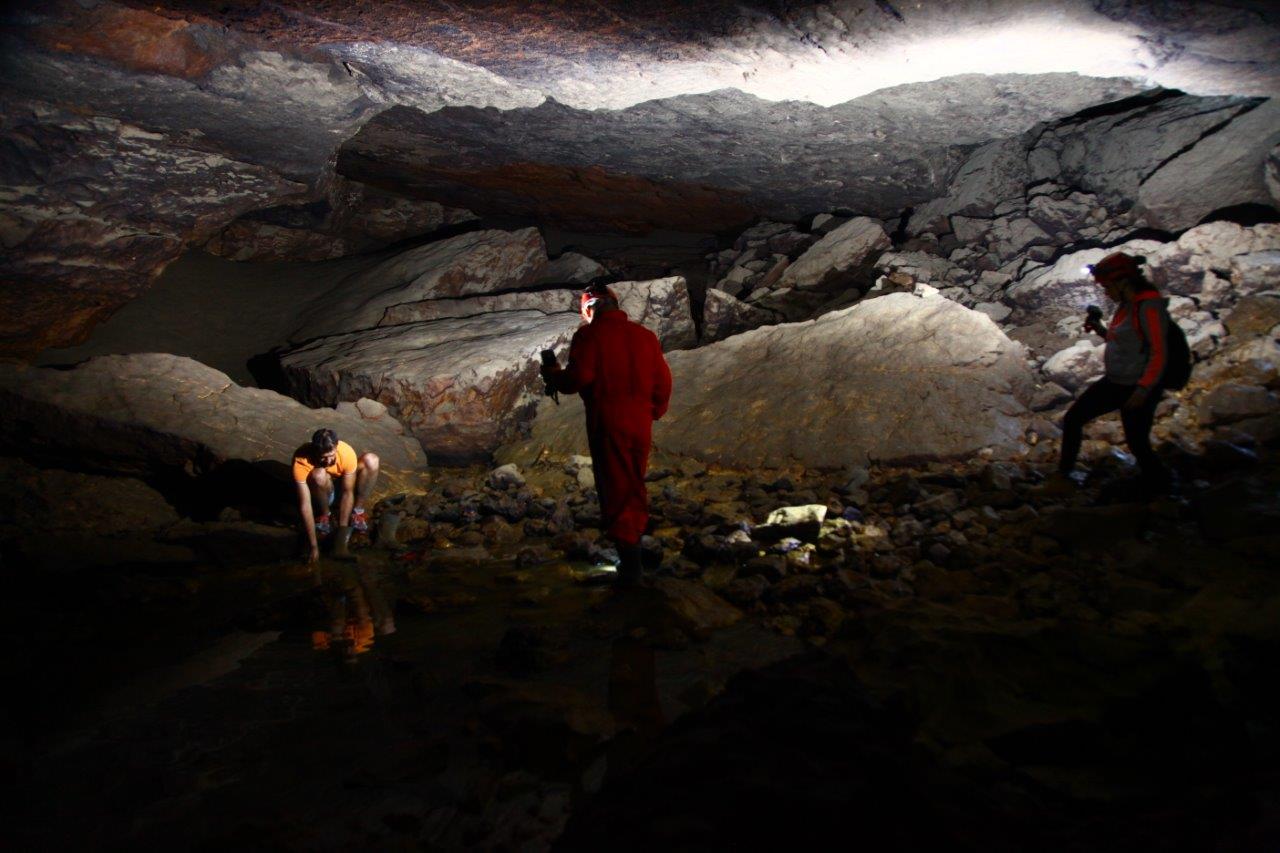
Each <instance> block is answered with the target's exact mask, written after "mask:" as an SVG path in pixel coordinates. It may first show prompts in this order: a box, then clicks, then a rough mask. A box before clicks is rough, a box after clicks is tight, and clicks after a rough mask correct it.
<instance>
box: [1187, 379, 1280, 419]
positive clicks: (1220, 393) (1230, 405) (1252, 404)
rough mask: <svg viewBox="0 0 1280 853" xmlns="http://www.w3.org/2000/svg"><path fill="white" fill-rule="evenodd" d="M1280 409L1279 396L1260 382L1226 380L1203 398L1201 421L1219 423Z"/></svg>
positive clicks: (1279, 410)
mask: <svg viewBox="0 0 1280 853" xmlns="http://www.w3.org/2000/svg"><path fill="white" fill-rule="evenodd" d="M1277 412H1280V396H1277V394H1276V393H1275V392H1274V391H1268V390H1267V389H1266V388H1262V387H1259V386H1257V385H1240V384H1237V383H1234V382H1226V383H1223V384H1222V385H1219V386H1217V387H1216V388H1214V389H1213V390H1212V391H1210V392H1209V393H1208V394H1206V395H1205V396H1204V398H1203V399H1201V401H1200V407H1199V416H1200V423H1201V424H1204V425H1205V426H1219V425H1222V424H1230V423H1235V422H1237V421H1242V420H1246V419H1248V418H1256V417H1263V416H1266V415H1274V414H1276V413H1277Z"/></svg>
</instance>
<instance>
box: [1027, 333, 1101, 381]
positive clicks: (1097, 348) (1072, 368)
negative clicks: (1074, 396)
mask: <svg viewBox="0 0 1280 853" xmlns="http://www.w3.org/2000/svg"><path fill="white" fill-rule="evenodd" d="M1103 350H1104V346H1103V345H1102V344H1101V343H1094V342H1092V341H1076V342H1075V343H1074V344H1072V345H1071V346H1069V347H1067V348H1066V349H1064V350H1061V351H1059V352H1056V353H1054V354H1053V355H1052V356H1050V357H1049V359H1048V360H1047V361H1045V363H1044V367H1043V368H1042V369H1043V370H1044V375H1045V376H1047V377H1049V379H1050V380H1051V381H1053V382H1055V383H1057V384H1058V385H1061V386H1062V387H1063V388H1066V389H1068V390H1070V391H1078V390H1080V389H1081V388H1083V387H1084V386H1085V385H1087V384H1088V383H1089V382H1092V381H1093V380H1094V379H1097V378H1098V377H1099V376H1101V375H1102V371H1103V365H1102V353H1103Z"/></svg>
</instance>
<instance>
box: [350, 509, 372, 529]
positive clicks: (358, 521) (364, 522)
mask: <svg viewBox="0 0 1280 853" xmlns="http://www.w3.org/2000/svg"><path fill="white" fill-rule="evenodd" d="M351 529H352V530H354V531H355V532H356V533H368V532H369V519H368V517H367V516H365V514H364V507H359V506H358V507H356V508H355V509H353V510H351Z"/></svg>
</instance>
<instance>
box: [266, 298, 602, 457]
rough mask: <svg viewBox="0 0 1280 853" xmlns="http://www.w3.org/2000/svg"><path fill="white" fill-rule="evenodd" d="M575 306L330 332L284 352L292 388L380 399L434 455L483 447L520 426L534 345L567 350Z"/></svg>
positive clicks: (323, 401)
mask: <svg viewBox="0 0 1280 853" xmlns="http://www.w3.org/2000/svg"><path fill="white" fill-rule="evenodd" d="M580 322H581V321H580V319H579V318H578V316H577V315H576V314H570V313H565V314H543V313H542V312H540V311H504V312H500V313H496V314H481V315H477V316H472V317H458V318H449V319H440V320H432V321H428V322H419V323H406V324H403V325H398V326H387V327H382V328H377V329H370V330H365V331H360V332H352V333H347V334H342V335H334V336H329V337H324V338H319V339H317V340H314V341H311V342H308V343H307V344H305V345H303V346H300V347H298V348H296V349H293V350H291V351H289V352H287V353H285V354H284V355H283V356H282V357H281V365H282V367H283V369H284V371H285V375H286V376H287V377H288V378H289V381H290V384H291V389H292V393H293V395H294V396H296V397H298V398H299V399H301V400H305V401H307V402H309V403H312V404H315V405H333V404H335V403H337V402H339V401H340V400H352V399H357V398H360V397H368V398H371V399H374V400H377V401H379V402H381V403H384V404H385V405H386V406H387V407H388V409H390V411H391V412H392V413H393V414H395V415H396V417H398V418H399V420H400V422H401V423H402V424H403V425H404V426H405V428H407V429H408V430H409V431H410V433H412V434H413V435H414V436H415V437H417V438H418V439H419V440H421V441H422V443H423V446H424V447H426V448H427V451H428V453H430V454H431V456H432V457H433V458H439V459H443V460H474V459H483V458H485V457H487V455H488V454H489V452H490V451H492V450H493V448H494V447H496V446H497V445H498V444H500V443H502V442H504V441H510V440H512V439H513V438H515V437H516V436H518V435H519V434H520V433H521V431H522V430H524V429H526V428H527V425H528V421H529V420H530V419H531V418H532V417H533V414H534V406H535V404H536V402H537V400H538V398H539V397H540V396H541V394H542V381H541V379H540V377H539V373H538V367H539V353H540V352H541V350H543V349H555V350H559V351H560V353H561V361H562V363H563V360H564V350H565V349H566V348H567V346H568V343H569V339H570V338H571V337H572V335H573V332H574V331H575V330H576V329H577V328H578V325H579V323H580Z"/></svg>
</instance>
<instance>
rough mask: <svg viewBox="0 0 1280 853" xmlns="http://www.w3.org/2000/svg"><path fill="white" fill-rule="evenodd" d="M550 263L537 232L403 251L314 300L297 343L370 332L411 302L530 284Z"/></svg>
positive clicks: (487, 234)
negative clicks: (358, 332)
mask: <svg viewBox="0 0 1280 853" xmlns="http://www.w3.org/2000/svg"><path fill="white" fill-rule="evenodd" d="M546 262H547V249H546V245H545V244H544V243H543V242H542V235H541V234H540V233H539V232H538V229H537V228H523V229H521V230H519V231H472V232H469V233H466V234H459V235H458V236H456V237H450V238H449V239H447V240H440V241H438V242H435V243H428V244H426V245H424V246H418V247H417V248H414V249H409V250H408V251H405V252H401V253H399V254H397V255H395V256H393V257H391V258H389V259H388V260H386V261H383V262H382V263H380V264H378V265H376V266H374V267H371V268H369V269H367V270H364V271H362V272H359V273H357V274H355V275H353V276H351V277H350V278H347V279H345V280H343V281H342V282H340V283H339V284H338V285H337V286H335V287H334V288H333V289H332V290H330V291H329V292H328V293H327V294H325V295H324V296H322V297H321V298H319V299H318V300H316V303H315V305H314V306H313V307H312V308H311V309H310V310H309V311H308V312H307V313H306V314H305V315H304V319H303V322H302V324H301V325H300V326H299V327H298V329H297V330H296V331H295V332H294V334H293V339H294V340H310V339H311V338H315V337H322V336H326V335H334V334H339V333H342V332H353V331H357V330H360V329H372V328H373V327H375V326H377V325H378V324H379V323H380V322H381V321H382V319H383V317H384V316H385V314H386V312H387V310H388V309H390V308H393V307H395V306H397V305H403V304H405V303H409V302H421V301H423V300H426V299H440V298H444V297H457V296H475V295H479V294H486V293H494V292H496V291H499V290H510V289H515V288H518V287H522V286H524V285H526V284H529V283H531V282H532V281H533V280H534V279H535V278H536V277H537V274H538V272H539V271H540V270H542V269H543V267H544V266H545V264H546Z"/></svg>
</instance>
